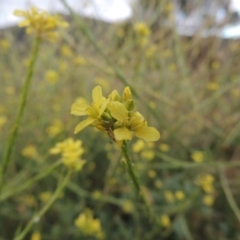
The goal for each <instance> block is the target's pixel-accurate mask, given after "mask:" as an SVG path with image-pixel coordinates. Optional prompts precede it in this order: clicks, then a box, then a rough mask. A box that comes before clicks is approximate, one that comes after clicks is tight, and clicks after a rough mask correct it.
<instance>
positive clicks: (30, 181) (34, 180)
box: [0, 161, 62, 202]
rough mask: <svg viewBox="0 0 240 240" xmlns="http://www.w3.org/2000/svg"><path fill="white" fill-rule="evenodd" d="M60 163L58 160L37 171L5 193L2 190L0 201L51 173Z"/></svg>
mask: <svg viewBox="0 0 240 240" xmlns="http://www.w3.org/2000/svg"><path fill="white" fill-rule="evenodd" d="M61 164H62V162H61V161H58V162H56V163H54V164H52V165H51V166H50V167H48V168H47V169H43V170H41V173H39V174H38V175H36V176H34V177H32V178H31V179H29V180H28V181H26V182H25V183H24V184H23V185H20V186H17V187H16V186H13V190H10V191H6V193H5V191H3V192H2V194H1V195H0V202H2V201H4V200H6V199H8V198H9V197H12V196H14V195H16V194H17V193H19V192H22V191H24V190H25V189H27V188H29V187H31V186H32V185H33V184H34V183H36V182H37V181H39V180H41V179H43V178H44V177H46V176H48V175H49V174H51V173H52V172H53V171H54V170H55V169H56V168H57V167H58V166H59V165H61ZM6 188H7V189H8V187H6ZM4 189H5V188H4Z"/></svg>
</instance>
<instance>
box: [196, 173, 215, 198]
mask: <svg viewBox="0 0 240 240" xmlns="http://www.w3.org/2000/svg"><path fill="white" fill-rule="evenodd" d="M213 183H214V177H213V176H212V175H210V174H202V175H200V176H198V177H197V178H196V179H195V184H197V185H199V186H200V187H202V189H203V191H204V192H206V193H213V192H214V191H215V189H214V186H213Z"/></svg>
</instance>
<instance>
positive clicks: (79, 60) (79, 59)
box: [73, 56, 86, 65]
mask: <svg viewBox="0 0 240 240" xmlns="http://www.w3.org/2000/svg"><path fill="white" fill-rule="evenodd" d="M73 63H74V64H76V65H85V64H86V59H85V58H83V57H80V56H78V57H75V58H74V59H73Z"/></svg>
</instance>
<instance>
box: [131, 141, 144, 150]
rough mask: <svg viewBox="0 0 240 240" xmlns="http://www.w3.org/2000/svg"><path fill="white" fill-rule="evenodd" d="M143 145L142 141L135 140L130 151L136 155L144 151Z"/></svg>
mask: <svg viewBox="0 0 240 240" xmlns="http://www.w3.org/2000/svg"><path fill="white" fill-rule="evenodd" d="M144 146H145V143H144V141H143V140H142V139H139V140H137V141H136V142H135V143H134V144H133V145H132V149H133V151H134V152H136V153H138V152H141V151H142V150H143V149H144Z"/></svg>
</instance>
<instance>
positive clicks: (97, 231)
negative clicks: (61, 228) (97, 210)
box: [74, 209, 105, 239]
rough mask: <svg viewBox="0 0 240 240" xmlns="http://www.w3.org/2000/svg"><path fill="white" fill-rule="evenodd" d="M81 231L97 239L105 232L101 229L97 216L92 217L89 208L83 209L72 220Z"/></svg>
mask: <svg viewBox="0 0 240 240" xmlns="http://www.w3.org/2000/svg"><path fill="white" fill-rule="evenodd" d="M74 224H75V226H76V227H78V228H79V230H80V231H81V233H82V234H83V235H85V236H94V237H96V238H97V239H104V238H105V234H104V232H103V231H102V227H101V222H100V220H99V219H97V218H93V213H92V211H91V209H85V211H84V212H83V213H81V214H80V215H79V216H78V218H77V219H75V222H74Z"/></svg>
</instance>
